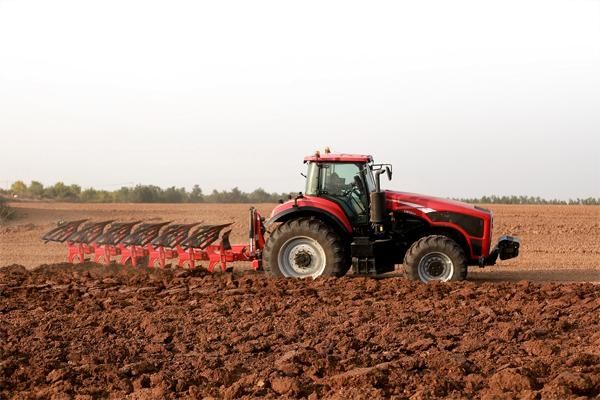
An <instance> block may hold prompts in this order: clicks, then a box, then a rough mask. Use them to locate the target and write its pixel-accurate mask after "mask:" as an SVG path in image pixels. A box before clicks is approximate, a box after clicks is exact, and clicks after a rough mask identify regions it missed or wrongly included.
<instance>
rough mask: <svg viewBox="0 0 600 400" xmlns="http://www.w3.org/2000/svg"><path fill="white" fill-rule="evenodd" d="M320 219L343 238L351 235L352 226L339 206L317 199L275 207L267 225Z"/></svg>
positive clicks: (304, 199)
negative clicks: (302, 219) (308, 218)
mask: <svg viewBox="0 0 600 400" xmlns="http://www.w3.org/2000/svg"><path fill="white" fill-rule="evenodd" d="M307 217H313V218H316V219H320V220H322V221H323V222H325V223H327V224H328V225H329V226H331V227H332V228H334V229H335V230H336V231H337V232H338V233H340V234H341V235H343V236H349V235H352V225H351V224H350V221H349V220H348V217H347V216H346V214H345V213H344V211H343V210H342V209H341V207H340V206H338V205H337V204H335V203H334V202H332V201H329V200H326V199H320V198H317V201H315V200H313V198H308V197H305V198H300V199H297V201H294V200H290V201H288V202H286V203H283V204H280V205H279V206H277V207H276V208H275V209H274V210H273V212H272V213H271V217H270V218H269V224H273V223H276V222H286V221H289V220H292V219H296V218H307Z"/></svg>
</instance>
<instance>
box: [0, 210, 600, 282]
mask: <svg viewBox="0 0 600 400" xmlns="http://www.w3.org/2000/svg"><path fill="white" fill-rule="evenodd" d="M11 207H13V208H14V209H15V210H16V211H17V218H16V219H14V220H13V221H10V222H8V223H5V224H4V225H2V226H1V227H0V265H1V266H4V265H11V264H20V265H23V266H25V267H27V268H33V267H36V266H38V265H42V264H50V263H58V262H63V261H65V254H66V250H65V247H64V246H63V245H60V244H57V243H48V244H44V243H43V242H42V241H41V240H40V237H41V236H42V235H43V234H44V233H45V232H46V231H48V230H50V229H52V228H53V227H54V226H56V223H57V221H59V220H67V221H68V220H74V219H81V218H90V219H93V220H97V221H100V220H105V219H110V220H113V219H114V220H119V221H132V220H138V219H139V220H144V221H174V222H196V221H202V222H203V223H206V224H210V223H223V222H233V223H234V226H233V232H232V236H231V238H232V242H246V241H247V238H246V235H247V233H246V232H247V211H248V208H249V205H247V204H82V203H50V202H23V203H12V204H11ZM256 207H257V209H258V210H259V211H260V212H261V213H262V215H263V216H266V217H268V216H269V213H270V212H271V210H272V209H273V207H274V204H258V205H257V206H256ZM485 207H487V208H490V209H491V210H492V211H493V212H494V240H495V239H496V238H498V237H499V236H500V235H502V234H511V235H517V236H519V237H520V238H521V240H522V248H521V254H520V256H519V257H518V258H517V259H514V260H508V261H503V262H501V263H500V264H499V265H498V266H496V267H490V268H486V269H485V270H483V271H484V272H485V274H493V275H489V278H491V279H493V278H494V277H504V278H506V277H509V276H507V275H506V274H505V273H512V272H519V271H521V272H523V274H521V275H514V278H515V279H519V278H524V279H535V278H536V277H537V276H539V273H541V271H555V272H554V275H552V276H556V277H558V279H559V280H569V279H568V278H569V276H570V274H575V275H573V280H600V207H598V206H579V205H577V206H573V205H572V206H562V205H543V206H542V205H485ZM474 270H475V271H476V272H479V271H478V270H477V269H476V268H475V269H474ZM573 270H577V271H575V272H573ZM536 271H537V272H536ZM486 276H488V275H486ZM511 276H512V275H511Z"/></svg>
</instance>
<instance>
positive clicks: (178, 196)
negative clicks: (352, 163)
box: [161, 186, 188, 203]
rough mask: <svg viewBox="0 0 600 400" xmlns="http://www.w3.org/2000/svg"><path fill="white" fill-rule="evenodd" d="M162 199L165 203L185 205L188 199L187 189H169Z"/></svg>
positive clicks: (173, 187) (172, 187)
mask: <svg viewBox="0 0 600 400" xmlns="http://www.w3.org/2000/svg"><path fill="white" fill-rule="evenodd" d="M161 197H162V198H161V202H163V203H185V202H187V198H188V196H187V193H186V191H185V188H179V189H177V188H176V187H175V186H171V187H170V188H167V190H165V191H164V193H162V196H161Z"/></svg>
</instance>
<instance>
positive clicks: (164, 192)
mask: <svg viewBox="0 0 600 400" xmlns="http://www.w3.org/2000/svg"><path fill="white" fill-rule="evenodd" d="M1 193H2V194H4V195H9V196H12V197H13V198H17V199H27V200H55V201H66V202H82V203H276V202H277V201H278V200H279V199H287V198H288V196H289V193H269V192H267V191H266V190H264V189H262V188H258V189H256V190H254V191H252V192H249V193H247V192H243V191H241V190H240V189H239V188H237V187H235V188H233V189H231V190H223V191H219V190H213V191H212V192H211V193H208V194H205V193H204V192H203V191H202V188H200V186H199V185H194V187H193V188H192V190H191V191H188V190H186V189H185V188H182V187H180V188H178V187H175V186H171V187H168V188H166V189H163V188H161V187H158V186H154V185H136V186H134V187H126V186H123V187H121V188H119V189H117V190H112V191H110V190H99V189H94V188H86V189H82V188H81V186H79V185H66V184H65V183H63V182H57V183H55V184H54V185H50V186H44V185H43V184H42V183H40V182H37V181H32V182H31V183H30V184H29V185H27V184H25V183H24V182H23V181H16V182H14V183H13V184H12V185H11V187H10V189H9V190H3V191H1Z"/></svg>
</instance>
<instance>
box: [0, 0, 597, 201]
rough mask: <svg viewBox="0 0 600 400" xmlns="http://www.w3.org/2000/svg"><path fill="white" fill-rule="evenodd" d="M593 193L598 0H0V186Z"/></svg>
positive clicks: (457, 193) (456, 193) (454, 194)
mask: <svg viewBox="0 0 600 400" xmlns="http://www.w3.org/2000/svg"><path fill="white" fill-rule="evenodd" d="M325 146H329V147H330V148H331V149H332V150H333V151H334V152H343V153H365V154H372V155H373V156H374V157H375V159H376V161H378V162H386V163H392V164H394V178H393V181H392V182H391V183H387V182H385V183H384V184H383V186H384V187H386V188H390V189H396V190H402V191H409V192H417V193H427V194H431V195H438V196H443V197H467V196H469V197H470V196H481V195H485V194H499V195H504V194H507V195H509V194H526V195H534V196H541V197H546V198H559V199H568V198H575V197H588V196H594V197H600V1H597V0H570V1H553V0H541V1H528V0H519V1H510V0H509V1H460V0H459V1H452V2H450V1H445V0H441V1H391V2H379V1H369V2H367V1H364V2H352V1H339V2H337V1H325V0H320V1H302V2H298V1H295V2H292V1H283V0H275V1H260V0H254V1H227V0H220V1H148V0H144V1H133V0H118V1H111V0H103V1H82V0H78V1H63V0H53V1H30V0H0V186H2V187H7V186H8V185H10V183H11V182H13V181H14V180H17V179H21V180H24V181H26V182H29V181H31V180H38V181H41V182H43V183H45V184H52V183H54V182H56V181H63V182H66V183H69V184H70V183H76V184H79V185H81V186H83V187H89V186H94V187H96V188H105V189H117V188H118V187H120V186H121V185H133V184H137V183H141V184H155V185H159V186H162V187H167V186H172V185H175V186H178V187H181V186H183V187H187V188H191V187H192V185H194V184H199V185H200V186H201V187H202V188H203V189H204V191H205V192H207V191H211V190H212V189H220V190H221V189H230V188H232V187H235V186H237V187H239V188H241V189H242V190H246V191H250V190H253V189H255V188H256V187H263V188H265V189H266V190H268V191H278V192H281V191H286V192H287V191H297V190H298V191H299V190H303V188H304V179H303V178H302V177H301V176H300V172H302V171H304V169H305V166H304V165H303V164H302V160H303V157H304V156H305V155H308V154H312V153H314V151H315V150H317V149H323V148H324V147H325Z"/></svg>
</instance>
